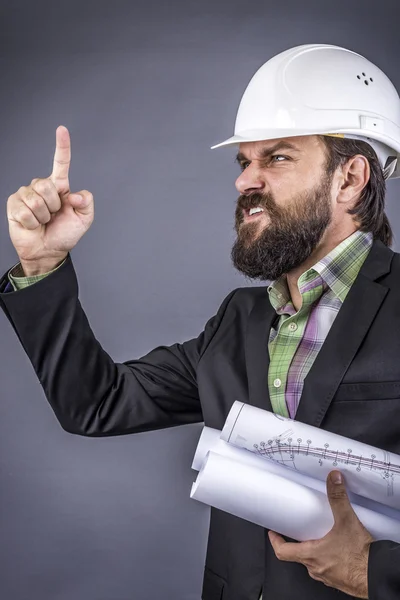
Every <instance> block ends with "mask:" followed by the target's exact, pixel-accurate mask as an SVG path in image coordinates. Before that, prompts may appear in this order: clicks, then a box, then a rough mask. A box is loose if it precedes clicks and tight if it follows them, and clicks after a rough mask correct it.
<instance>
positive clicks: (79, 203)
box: [68, 190, 94, 216]
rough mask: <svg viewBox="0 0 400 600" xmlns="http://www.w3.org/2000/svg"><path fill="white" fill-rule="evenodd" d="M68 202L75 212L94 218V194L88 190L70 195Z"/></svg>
mask: <svg viewBox="0 0 400 600" xmlns="http://www.w3.org/2000/svg"><path fill="white" fill-rule="evenodd" d="M68 201H69V203H70V204H71V206H72V208H73V209H74V210H75V212H77V213H80V214H81V215H85V216H92V215H93V212H94V203H93V194H92V193H91V192H88V190H80V191H79V192H76V193H74V194H69V195H68Z"/></svg>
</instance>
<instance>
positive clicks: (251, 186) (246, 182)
mask: <svg viewBox="0 0 400 600" xmlns="http://www.w3.org/2000/svg"><path fill="white" fill-rule="evenodd" d="M235 186H236V189H237V191H238V192H239V193H240V194H245V195H248V194H251V193H252V192H260V191H261V190H263V189H264V187H265V184H264V182H263V180H262V178H261V176H260V171H259V170H258V169H256V168H254V167H253V168H252V165H249V166H248V167H247V169H245V170H244V171H242V173H240V175H239V177H238V178H237V179H236V181H235Z"/></svg>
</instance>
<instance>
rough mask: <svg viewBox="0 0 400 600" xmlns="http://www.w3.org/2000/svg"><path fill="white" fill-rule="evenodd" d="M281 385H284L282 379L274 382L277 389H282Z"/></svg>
mask: <svg viewBox="0 0 400 600" xmlns="http://www.w3.org/2000/svg"><path fill="white" fill-rule="evenodd" d="M281 384H282V381H281V380H280V379H275V381H274V386H275V387H276V388H278V387H280V386H281Z"/></svg>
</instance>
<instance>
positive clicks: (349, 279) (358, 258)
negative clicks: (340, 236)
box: [268, 230, 373, 312]
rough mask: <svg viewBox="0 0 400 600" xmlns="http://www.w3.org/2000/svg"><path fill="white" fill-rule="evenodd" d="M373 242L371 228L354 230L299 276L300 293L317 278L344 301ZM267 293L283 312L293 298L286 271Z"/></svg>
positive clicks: (317, 282)
mask: <svg viewBox="0 0 400 600" xmlns="http://www.w3.org/2000/svg"><path fill="white" fill-rule="evenodd" d="M372 242H373V235H372V233H371V232H370V231H368V232H364V231H360V230H357V231H355V232H354V233H352V234H351V235H350V236H349V237H347V238H346V239H345V240H343V241H342V242H340V244H338V245H337V246H336V247H335V248H333V250H331V251H330V252H329V254H327V255H326V256H324V257H323V258H322V259H321V260H319V261H318V262H317V263H316V264H315V265H313V266H312V267H310V269H308V270H307V271H305V272H304V273H303V274H302V275H301V277H299V281H298V285H299V291H300V293H301V294H302V295H303V291H304V288H305V287H307V289H309V288H310V285H312V282H313V281H314V280H315V285H321V280H322V285H323V286H324V291H325V290H326V289H328V287H329V288H330V289H331V290H332V291H333V293H334V294H335V296H336V297H337V298H339V299H340V300H341V302H344V299H345V298H346V296H347V294H348V292H349V290H350V288H351V286H352V285H353V283H354V280H355V279H356V277H357V275H358V272H359V270H360V268H361V266H362V264H363V262H364V260H365V258H366V257H367V254H368V252H369V250H370V249H371V246H372ZM302 290H303V291H302ZM268 294H269V298H270V302H271V304H272V306H273V307H274V308H275V310H276V311H277V312H282V309H284V308H285V307H286V305H287V304H288V302H290V301H291V298H290V292H289V287H288V285H287V280H286V274H283V275H282V276H281V277H279V278H278V279H276V280H275V281H273V282H272V283H271V284H270V285H269V286H268Z"/></svg>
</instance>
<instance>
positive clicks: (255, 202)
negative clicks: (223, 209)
mask: <svg viewBox="0 0 400 600" xmlns="http://www.w3.org/2000/svg"><path fill="white" fill-rule="evenodd" d="M257 206H260V207H261V208H263V209H264V210H265V209H269V210H270V209H271V208H272V209H273V208H274V203H273V200H272V198H271V197H270V196H269V195H267V194H261V193H260V192H254V193H253V194H249V195H245V194H241V195H240V196H239V198H238V199H237V210H238V211H242V210H250V208H257Z"/></svg>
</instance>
